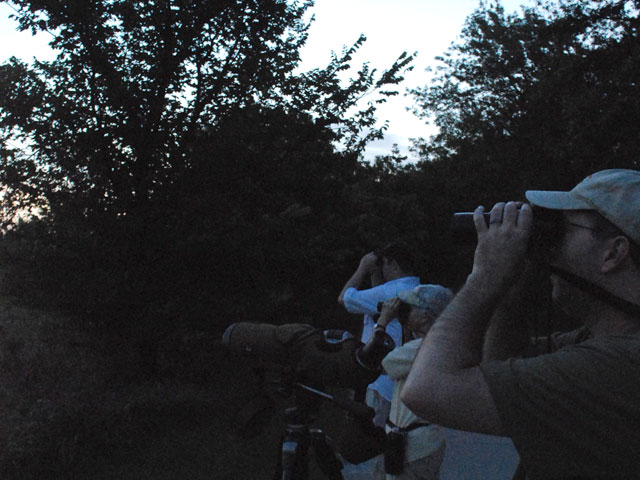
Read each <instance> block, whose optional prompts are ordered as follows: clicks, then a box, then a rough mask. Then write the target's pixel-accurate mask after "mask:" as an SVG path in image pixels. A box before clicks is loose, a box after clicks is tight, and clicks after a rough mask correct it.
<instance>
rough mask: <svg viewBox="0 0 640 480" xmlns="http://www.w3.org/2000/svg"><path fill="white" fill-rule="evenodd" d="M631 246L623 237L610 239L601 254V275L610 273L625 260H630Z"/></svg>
mask: <svg viewBox="0 0 640 480" xmlns="http://www.w3.org/2000/svg"><path fill="white" fill-rule="evenodd" d="M630 248H631V245H630V243H629V239H628V238H627V237H625V236H624V235H618V236H617V237H613V238H610V239H609V240H608V241H607V243H606V247H605V250H604V252H603V253H602V266H601V267H600V271H601V272H602V273H610V272H612V271H614V270H616V269H617V268H619V267H620V266H621V265H622V264H623V263H624V261H625V260H626V259H630V256H629V250H630Z"/></svg>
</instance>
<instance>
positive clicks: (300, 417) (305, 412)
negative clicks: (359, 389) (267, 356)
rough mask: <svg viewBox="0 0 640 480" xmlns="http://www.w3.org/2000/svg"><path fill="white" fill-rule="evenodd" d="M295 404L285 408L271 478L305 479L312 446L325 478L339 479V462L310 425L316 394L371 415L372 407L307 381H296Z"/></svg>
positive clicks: (355, 411) (340, 466)
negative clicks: (278, 455)
mask: <svg viewBox="0 0 640 480" xmlns="http://www.w3.org/2000/svg"><path fill="white" fill-rule="evenodd" d="M295 387H296V388H298V390H299V391H298V392H297V394H296V396H295V406H293V407H289V408H287V409H286V410H285V419H286V422H287V425H286V427H285V432H284V435H283V437H282V441H281V448H280V457H279V459H278V466H277V468H276V472H275V475H274V480H306V479H307V478H308V476H309V451H310V450H311V448H313V451H314V453H315V457H316V460H317V464H318V467H319V468H320V470H321V471H322V473H324V474H325V475H326V477H327V478H328V479H329V480H342V479H343V477H342V473H341V470H342V466H343V465H342V462H341V461H340V459H339V458H338V456H337V455H336V453H335V452H334V451H333V448H332V446H331V445H330V444H329V441H328V438H327V436H326V434H325V433H324V432H323V431H322V430H320V429H313V428H310V427H309V425H310V424H311V423H312V422H313V421H314V420H315V418H314V417H315V416H314V412H315V410H316V408H317V406H318V398H320V399H324V400H330V401H332V402H333V403H335V404H337V405H338V406H339V407H341V408H343V409H345V410H347V411H349V412H351V413H353V414H355V415H358V416H361V417H364V418H369V419H371V418H372V416H373V410H372V409H371V408H370V407H368V406H366V405H363V404H360V403H357V402H353V401H349V400H338V399H336V398H334V397H332V396H331V395H328V394H326V393H324V392H321V391H319V390H316V389H314V388H312V387H309V386H308V385H304V384H301V383H296V384H295Z"/></svg>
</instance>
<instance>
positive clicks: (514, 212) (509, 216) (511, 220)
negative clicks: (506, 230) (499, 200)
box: [502, 202, 518, 225]
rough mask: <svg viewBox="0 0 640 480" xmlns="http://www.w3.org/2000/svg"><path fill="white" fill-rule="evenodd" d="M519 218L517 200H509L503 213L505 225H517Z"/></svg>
mask: <svg viewBox="0 0 640 480" xmlns="http://www.w3.org/2000/svg"><path fill="white" fill-rule="evenodd" d="M517 219H518V206H517V205H516V202H507V204H506V205H505V206H504V210H503V213H502V223H503V224H505V225H515V223H516V221H517Z"/></svg>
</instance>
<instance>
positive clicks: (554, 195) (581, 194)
mask: <svg viewBox="0 0 640 480" xmlns="http://www.w3.org/2000/svg"><path fill="white" fill-rule="evenodd" d="M525 196H526V197H527V200H528V201H529V202H531V204H533V205H536V206H538V207H542V208H548V209H551V210H595V211H597V212H598V213H600V214H601V215H602V216H603V217H604V218H606V219H607V220H609V221H610V222H611V223H613V224H614V225H615V226H616V227H618V228H619V229H620V231H622V232H623V233H624V234H625V235H627V236H628V237H629V238H631V240H633V241H634V242H635V243H636V244H638V245H640V171H638V170H626V169H611V170H601V171H599V172H596V173H594V174H592V175H589V176H588V177H587V178H585V179H584V180H582V181H581V182H580V183H579V184H578V185H576V186H575V187H574V188H573V189H572V190H570V191H568V192H554V191H544V190H529V191H527V192H525Z"/></svg>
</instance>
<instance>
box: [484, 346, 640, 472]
mask: <svg viewBox="0 0 640 480" xmlns="http://www.w3.org/2000/svg"><path fill="white" fill-rule="evenodd" d="M606 343H609V344H608V345H606ZM603 347H604V348H603ZM638 360H639V359H638V355H636V356H635V359H633V360H632V359H631V358H630V357H629V350H625V349H621V348H620V345H617V344H615V342H613V343H611V342H605V345H603V344H602V342H601V343H598V342H595V341H593V342H584V343H582V344H580V345H572V346H567V347H565V348H561V349H560V350H558V351H557V352H555V353H552V354H547V355H541V356H538V357H534V358H528V359H511V360H509V361H506V362H488V363H486V364H483V365H481V369H482V372H483V375H484V377H485V380H486V382H487V384H488V386H489V390H490V392H491V395H492V397H493V400H494V403H495V405H496V408H497V410H498V414H499V415H500V418H501V421H502V424H503V427H504V429H505V431H506V434H507V435H508V436H510V437H511V438H512V439H513V442H514V445H515V446H516V448H517V449H518V452H519V454H520V457H521V459H522V462H523V465H524V466H525V468H526V469H527V475H528V477H527V478H556V477H562V476H563V475H564V476H581V475H584V476H585V477H586V476H589V477H590V476H599V475H603V476H605V475H611V473H614V472H615V473H616V474H618V472H619V473H620V474H621V475H623V474H624V472H627V471H631V469H633V468H635V469H637V467H638V465H634V462H635V460H630V459H633V458H635V457H636V455H635V454H634V453H633V452H634V451H636V454H637V448H639V446H640V433H639V432H638V428H636V427H637V425H636V427H634V426H633V423H634V421H637V419H638V418H640V409H639V408H638V406H637V405H638V402H640V388H639V387H638V386H636V385H635V383H634V382H629V381H628V378H639V377H638V376H639V375H640V361H638ZM607 478H609V477H607ZM616 478H617V477H616ZM621 478H624V477H621Z"/></svg>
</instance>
